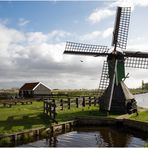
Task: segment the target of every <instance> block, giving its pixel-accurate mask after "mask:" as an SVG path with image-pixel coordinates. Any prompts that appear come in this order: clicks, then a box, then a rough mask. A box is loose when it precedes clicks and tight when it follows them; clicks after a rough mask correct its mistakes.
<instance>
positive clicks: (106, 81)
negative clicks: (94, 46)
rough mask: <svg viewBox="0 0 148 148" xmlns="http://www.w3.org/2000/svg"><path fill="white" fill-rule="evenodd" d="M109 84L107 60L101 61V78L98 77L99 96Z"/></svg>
mask: <svg viewBox="0 0 148 148" xmlns="http://www.w3.org/2000/svg"><path fill="white" fill-rule="evenodd" d="M108 85H109V76H108V63H107V61H104V63H103V68H102V74H101V79H100V84H99V93H98V94H99V97H101V96H102V94H103V93H104V91H105V90H106V88H107V87H108Z"/></svg>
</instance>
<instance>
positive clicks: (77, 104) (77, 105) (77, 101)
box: [76, 98, 79, 108]
mask: <svg viewBox="0 0 148 148" xmlns="http://www.w3.org/2000/svg"><path fill="white" fill-rule="evenodd" d="M76 107H77V108H79V100H78V98H76Z"/></svg>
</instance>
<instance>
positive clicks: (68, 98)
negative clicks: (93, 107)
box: [67, 98, 70, 109]
mask: <svg viewBox="0 0 148 148" xmlns="http://www.w3.org/2000/svg"><path fill="white" fill-rule="evenodd" d="M67 101H68V109H70V98H68V99H67Z"/></svg>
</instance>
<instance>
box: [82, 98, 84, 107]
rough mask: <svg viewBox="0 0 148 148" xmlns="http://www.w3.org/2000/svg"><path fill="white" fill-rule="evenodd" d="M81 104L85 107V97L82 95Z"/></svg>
mask: <svg viewBox="0 0 148 148" xmlns="http://www.w3.org/2000/svg"><path fill="white" fill-rule="evenodd" d="M82 106H83V107H85V97H84V96H83V102H82Z"/></svg>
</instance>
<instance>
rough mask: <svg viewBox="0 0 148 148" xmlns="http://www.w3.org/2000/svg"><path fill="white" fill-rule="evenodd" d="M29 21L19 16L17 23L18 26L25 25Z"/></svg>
mask: <svg viewBox="0 0 148 148" xmlns="http://www.w3.org/2000/svg"><path fill="white" fill-rule="evenodd" d="M29 22H30V21H29V20H26V19H24V18H20V19H19V22H18V25H19V26H26V25H27V24H28V23H29Z"/></svg>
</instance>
